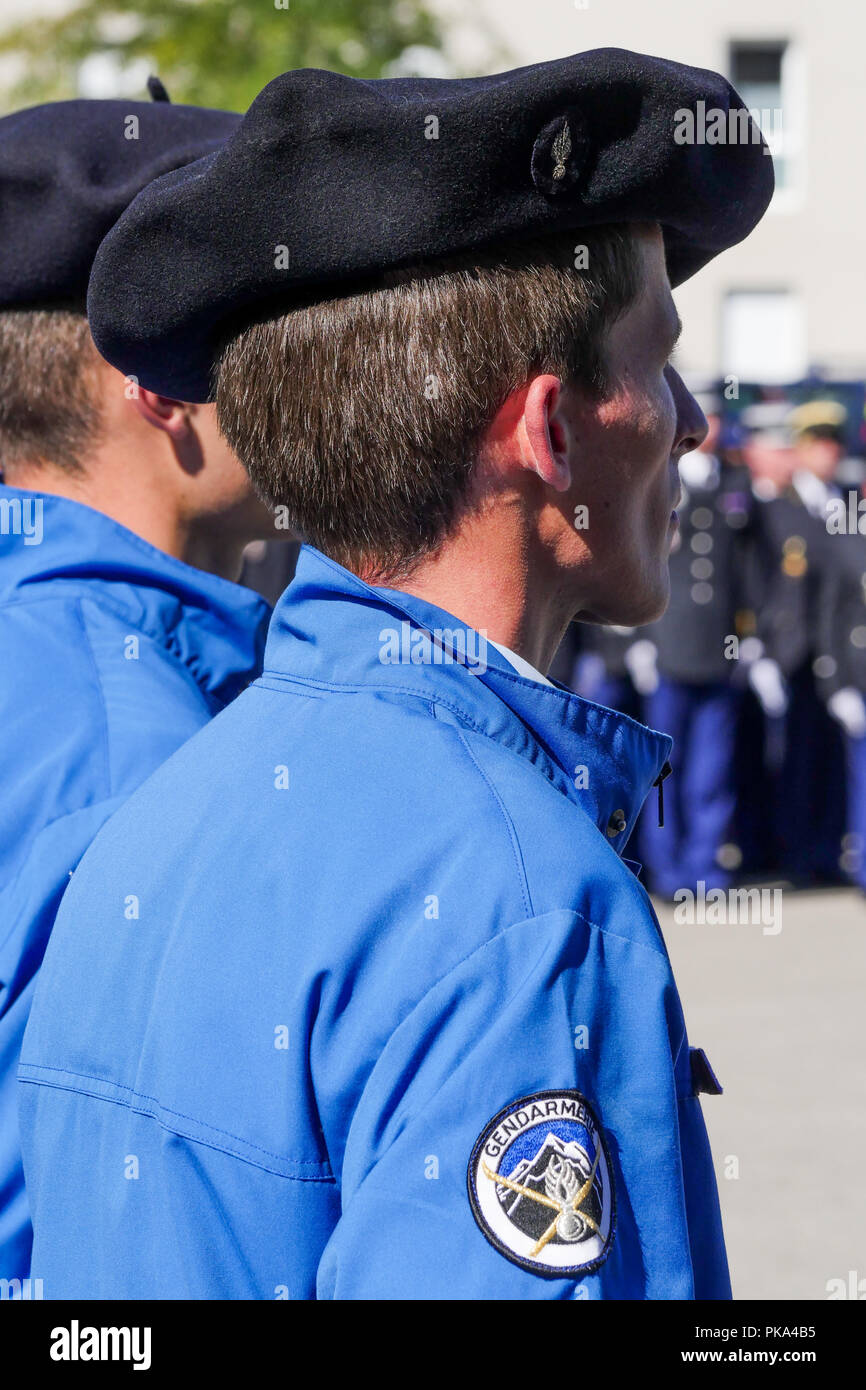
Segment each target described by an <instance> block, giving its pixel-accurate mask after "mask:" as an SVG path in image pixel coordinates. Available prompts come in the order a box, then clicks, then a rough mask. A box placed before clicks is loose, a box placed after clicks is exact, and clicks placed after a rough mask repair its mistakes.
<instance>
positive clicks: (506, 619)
mask: <svg viewBox="0 0 866 1390" xmlns="http://www.w3.org/2000/svg"><path fill="white" fill-rule="evenodd" d="M543 569H544V566H543V563H542V562H541V561H540V560H539V562H538V563H535V564H533V563H532V562H531V559H530V555H529V546H528V544H526V543H523V542H522V541H521V538H520V536H519V535H516V534H514V533H513V532H511V531H509V530H507V529H505V530H499V529H498V530H497V531H495V532H492V531H491V530H489V529H487V528H485V527H484V526H483V525H482V524H479V525H478V526H472V527H467V528H466V529H464V530H463V531H461V532H460V533H459V534H458V535H457V536H456V537H454V538H453V539H451V540H449V541H448V543H447V545H446V546H445V547H443V549H442V550H440V551H438V552H437V553H436V554H435V555H434V556H433V557H432V558H430V559H428V560H425V561H422V563H421V564H420V565H419V566H417V568H416V569H414V570H413V571H412V574H411V575H410V576H409V578H408V579H405V580H397V581H395V582H394V583H393V584H392V585H391V587H392V588H395V589H400V590H402V591H403V592H405V593H410V594H415V595H416V597H418V598H422V599H424V600H425V601H426V602H428V603H432V604H435V606H436V607H437V608H443V609H444V610H445V611H446V612H447V613H453V614H454V616H455V617H456V618H459V619H460V621H461V622H464V623H467V624H468V625H469V626H470V627H473V628H475V630H476V631H478V632H482V633H484V634H485V635H486V637H487V638H488V640H489V641H491V642H497V643H499V644H500V645H501V646H503V647H507V648H509V650H510V651H512V652H516V653H517V655H518V656H521V657H522V658H523V660H524V661H527V662H529V664H530V665H531V666H533V667H535V668H536V670H537V671H540V672H542V673H546V672H547V670H548V668H549V667H550V665H551V663H552V661H553V658H554V656H555V655H556V651H557V648H558V647H559V644H560V642H561V640H562V637H563V634H564V632H565V630H566V628H567V626H568V624H569V622H570V621H571V618H572V616H573V615H572V612H571V610H570V607H568V606H567V605H566V604H564V603H563V602H562V601H561V595H559V596H558V595H557V594H556V592H555V586H554V585H552V584H551V583H549V582H547V581H546V574H543V573H542V571H543ZM373 582H374V583H375V582H376V581H375V580H373ZM557 597H559V599H560V602H559V603H557V601H556V600H557Z"/></svg>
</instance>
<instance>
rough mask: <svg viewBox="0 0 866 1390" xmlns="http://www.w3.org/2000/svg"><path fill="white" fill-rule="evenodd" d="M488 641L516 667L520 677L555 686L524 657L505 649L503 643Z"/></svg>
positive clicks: (507, 648)
mask: <svg viewBox="0 0 866 1390" xmlns="http://www.w3.org/2000/svg"><path fill="white" fill-rule="evenodd" d="M487 640H488V642H490V645H491V647H495V648H496V650H497V651H498V652H499V653H500V654H501V655H502V656H504V657H505V660H506V661H507V662H508V663H509V664H510V665H511V666H513V667H514V669H515V671H516V672H517V674H518V676H525V677H526V679H527V680H530V681H538V682H539V684H541V685H553V681H549V680H548V679H547V676H543V675H542V674H541V672H540V671H536V669H535V667H534V666H530V664H529V662H528V661H524V659H523V657H522V656H518V655H517V652H513V651H511V649H510V648H509V647H504V646H503V645H502V643H501V642H494V641H492V640H491V639H490V638H489V637H488V639H487Z"/></svg>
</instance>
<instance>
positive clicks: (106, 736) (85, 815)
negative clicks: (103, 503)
mask: <svg viewBox="0 0 866 1390" xmlns="http://www.w3.org/2000/svg"><path fill="white" fill-rule="evenodd" d="M267 615H268V609H267V605H266V604H264V603H263V602H262V600H261V599H259V598H258V597H257V596H256V595H254V594H253V593H251V592H250V591H249V590H248V589H243V588H241V587H240V586H239V585H236V584H230V583H228V582H227V581H226V580H223V579H219V578H217V577H216V576H214V575H209V574H204V573H202V572H201V571H199V570H196V569H193V568H192V567H191V566H189V565H185V564H183V563H182V562H181V561H179V560H175V559H172V557H171V556H169V555H165V554H163V553H162V551H159V550H156V549H155V548H154V547H153V546H151V545H148V544H147V542H146V541H143V540H141V539H140V537H138V536H136V535H133V533H132V532H131V531H127V530H126V528H125V527H123V526H119V525H118V524H117V523H116V522H114V521H111V520H110V519H109V518H108V517H107V516H104V515H103V514H102V513H101V512H96V511H93V510H92V509H91V508H90V507H85V506H82V505H80V504H79V503H77V502H70V501H67V500H65V499H63V498H59V497H52V496H42V495H40V494H38V493H34V492H23V491H20V490H18V489H15V488H10V487H3V486H0V653H2V657H0V806H2V834H0V1278H10V1279H11V1278H21V1277H23V1276H24V1275H26V1273H27V1267H28V1263H29V1255H30V1238H31V1232H30V1221H29V1217H28V1213H27V1200H26V1196H25V1192H24V1182H23V1175H22V1171H21V1155H20V1147H19V1140H18V1124H17V1113H16V1112H17V1094H16V1091H17V1088H16V1085H15V1073H16V1070H17V1066H18V1054H19V1050H20V1047H21V1039H22V1037H23V1035H24V1025H25V1023H26V1022H27V1015H28V1012H29V1009H30V1003H31V999H32V995H33V988H34V983H35V979H36V975H37V972H38V970H39V966H40V963H41V960H42V955H43V952H44V950H45V943H46V941H47V939H48V934H49V932H50V931H51V926H52V923H53V920H54V916H55V913H56V911H57V906H58V903H59V901H60V896H61V894H62V892H63V890H64V888H65V887H66V886H67V884H68V882H69V874H70V873H71V871H72V869H74V867H75V865H76V864H77V862H78V860H79V859H80V858H81V856H82V854H83V853H84V851H85V849H86V848H87V846H88V845H89V844H90V841H91V840H92V839H93V837H94V835H95V834H96V832H97V830H98V829H99V828H100V826H101V825H102V824H103V822H104V821H105V820H106V819H107V818H108V816H109V815H110V814H111V812H112V811H113V810H115V809H116V808H117V807H118V806H119V805H120V804H121V803H122V802H123V800H124V799H125V798H126V797H127V796H128V795H129V793H130V792H131V791H133V790H134V789H135V788H136V787H137V786H139V784H140V783H141V782H143V781H144V779H145V778H146V777H148V776H149V775H150V773H151V772H153V770H154V769H155V768H157V767H158V766H159V764H160V763H161V762H164V761H165V759H166V758H167V757H168V756H169V754H171V753H173V752H174V750H175V749H176V748H177V747H179V745H180V744H181V743H183V742H184V741H185V740H186V739H188V738H189V737H190V736H191V735H192V734H194V733H196V731H197V730H198V729H200V728H201V726H202V724H205V723H207V721H208V720H209V719H210V717H211V716H212V715H213V714H216V712H217V711H218V710H220V709H222V708H223V706H224V705H225V704H226V703H227V702H228V701H229V700H230V699H232V698H233V697H234V696H235V695H236V694H237V693H238V691H239V690H241V689H242V688H243V686H244V685H245V684H246V683H247V682H248V681H249V680H250V679H251V678H252V677H253V676H255V675H256V674H258V671H259V670H260V669H261V662H260V659H259V658H260V652H261V649H262V646H263V642H264V630H265V624H266V621H267ZM78 1007H79V1008H80V1009H81V1010H82V1013H83V1014H84V1015H86V1014H87V1011H88V1000H87V991H85V992H84V994H82V995H80V996H79V997H78Z"/></svg>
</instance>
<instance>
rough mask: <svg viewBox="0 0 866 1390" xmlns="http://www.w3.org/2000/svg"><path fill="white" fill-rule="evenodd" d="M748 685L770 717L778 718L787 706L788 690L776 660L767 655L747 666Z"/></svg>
mask: <svg viewBox="0 0 866 1390" xmlns="http://www.w3.org/2000/svg"><path fill="white" fill-rule="evenodd" d="M749 685H750V686H751V687H752V689H753V690H754V692H755V694H756V695H757V697H758V699H759V700H760V702H761V709H762V710H763V711H764V713H765V714H766V715H768V716H769V717H770V718H771V719H780V718H781V717H782V715H783V714H785V712H786V711H787V708H788V691H787V687H786V685H785V678H784V676H783V675H782V672H781V670H780V669H779V665H778V662H775V661H773V660H772V658H771V657H769V656H762V657H759V659H758V660H757V661H753V662H752V664H751V666H750V667H749Z"/></svg>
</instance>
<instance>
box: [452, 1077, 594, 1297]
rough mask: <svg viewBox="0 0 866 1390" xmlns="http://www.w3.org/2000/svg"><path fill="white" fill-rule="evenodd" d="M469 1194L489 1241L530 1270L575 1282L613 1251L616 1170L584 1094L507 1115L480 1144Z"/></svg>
mask: <svg viewBox="0 0 866 1390" xmlns="http://www.w3.org/2000/svg"><path fill="white" fill-rule="evenodd" d="M468 1186H469V1201H470V1203H471V1205H472V1211H473V1214H474V1216H475V1220H476V1221H477V1222H478V1225H479V1226H480V1227H481V1230H482V1231H483V1232H484V1235H485V1236H486V1237H487V1239H488V1240H489V1241H490V1244H491V1245H493V1246H495V1247H496V1249H497V1250H498V1251H499V1252H500V1254H502V1255H505V1257H506V1258H507V1259H509V1260H512V1261H513V1262H514V1264H517V1265H521V1266H522V1268H523V1269H531V1270H532V1271H533V1273H535V1274H546V1275H551V1276H558V1277H564V1278H568V1277H572V1278H573V1277H574V1276H576V1275H581V1274H589V1273H591V1272H592V1270H594V1269H597V1268H598V1266H599V1265H600V1264H601V1263H602V1261H603V1260H604V1259H605V1258H606V1256H607V1255H608V1253H609V1251H610V1244H611V1241H612V1239H613V1233H614V1226H615V1215H616V1212H615V1204H614V1191H613V1170H612V1167H611V1163H610V1158H609V1156H608V1152H607V1145H606V1143H605V1139H604V1135H603V1134H602V1131H601V1126H600V1125H599V1123H598V1121H597V1120H596V1118H595V1115H594V1114H593V1112H592V1109H591V1108H590V1105H589V1102H588V1101H587V1100H586V1098H585V1097H584V1096H582V1095H581V1094H580V1092H579V1091H539V1092H538V1093H537V1094H536V1095H533V1096H521V1098H520V1099H519V1100H515V1101H513V1102H512V1104H511V1105H508V1106H506V1108H505V1109H504V1110H500V1112H499V1114H498V1115H496V1116H494V1118H493V1119H492V1120H491V1121H490V1123H489V1124H488V1125H487V1126H486V1127H485V1128H484V1129H483V1130H482V1132H481V1134H480V1135H479V1136H478V1139H477V1140H476V1142H475V1147H474V1148H473V1150H472V1157H471V1159H470V1160H469V1173H468Z"/></svg>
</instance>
